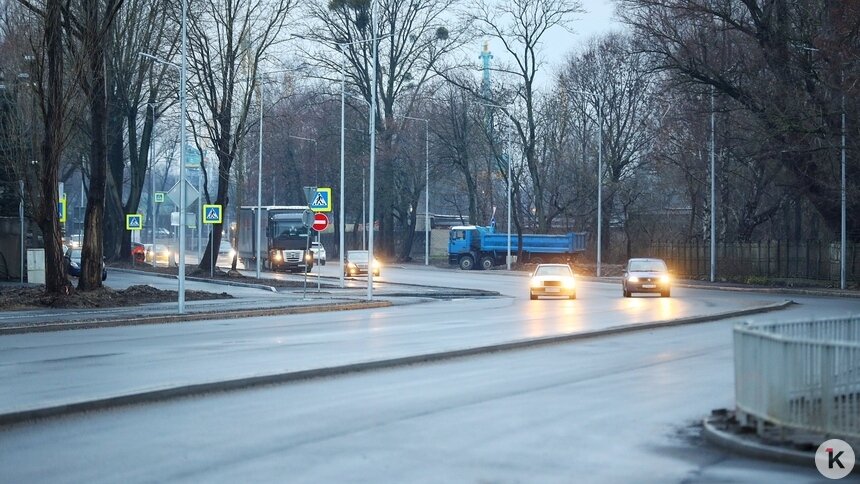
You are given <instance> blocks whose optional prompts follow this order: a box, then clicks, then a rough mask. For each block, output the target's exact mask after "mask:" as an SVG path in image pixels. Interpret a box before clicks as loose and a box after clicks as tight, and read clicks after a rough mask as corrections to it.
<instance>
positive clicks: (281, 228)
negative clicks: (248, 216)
mask: <svg viewBox="0 0 860 484" xmlns="http://www.w3.org/2000/svg"><path fill="white" fill-rule="evenodd" d="M272 228H273V229H274V230H273V232H272V233H273V234H274V236H275V237H276V238H284V237H298V236H306V235H307V233H308V228H307V227H305V225H304V224H303V223H302V222H301V221H295V222H293V221H278V222H274V223H273V224H272Z"/></svg>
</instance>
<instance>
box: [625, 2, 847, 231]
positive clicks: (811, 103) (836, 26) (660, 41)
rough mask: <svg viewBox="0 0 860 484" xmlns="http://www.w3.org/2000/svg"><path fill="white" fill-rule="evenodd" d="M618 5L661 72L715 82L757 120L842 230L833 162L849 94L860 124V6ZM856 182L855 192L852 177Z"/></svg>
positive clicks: (808, 194) (801, 184)
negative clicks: (859, 111) (859, 103)
mask: <svg viewBox="0 0 860 484" xmlns="http://www.w3.org/2000/svg"><path fill="white" fill-rule="evenodd" d="M619 12H620V14H621V15H622V17H623V18H624V19H625V21H626V22H627V23H628V24H629V25H630V26H632V27H633V30H634V32H635V35H636V36H637V37H638V39H639V49H640V50H641V51H644V52H648V53H650V54H652V55H653V56H654V60H655V61H654V64H653V67H654V69H658V70H667V71H670V72H673V73H676V74H677V75H678V77H682V78H685V79H686V80H687V81H688V82H690V83H696V84H704V85H707V86H713V87H714V89H715V90H716V92H717V94H718V95H722V96H726V97H727V98H730V99H732V100H734V101H735V102H736V103H737V104H738V105H740V106H742V107H743V108H744V109H746V110H747V111H748V112H749V113H751V115H753V116H754V117H755V118H757V119H758V121H759V122H760V124H761V128H762V130H763V134H764V135H765V138H766V139H769V140H771V142H772V143H773V145H774V148H778V149H776V150H775V153H776V154H777V156H776V157H775V161H777V162H779V163H780V164H782V165H784V167H785V168H786V169H787V170H789V172H791V174H792V176H793V179H794V181H793V184H794V185H795V188H796V190H797V192H798V193H800V194H802V195H803V196H804V197H805V198H806V199H807V200H809V201H810V202H811V203H812V204H813V205H814V206H815V207H816V208H817V210H818V212H819V213H820V215H821V217H822V219H823V220H824V221H825V223H826V224H827V225H828V227H830V229H831V230H833V231H834V232H837V231H838V227H839V223H840V222H839V221H840V215H839V213H840V211H839V197H838V196H837V193H836V192H835V189H834V187H835V186H838V184H836V183H835V181H836V180H838V171H837V169H835V167H836V166H838V165H835V164H833V163H830V161H829V160H832V159H834V158H837V157H838V154H837V147H838V141H837V140H838V135H839V132H840V124H841V120H840V114H841V111H842V109H843V108H842V107H841V103H840V98H841V97H842V95H844V96H845V97H846V99H847V107H846V109H845V111H846V112H847V113H848V116H849V118H850V117H855V121H854V123H852V124H854V125H856V113H857V108H856V106H857V104H856V102H857V101H856V99H857V97H856V95H853V94H854V93H856V90H857V89H860V86H858V84H857V83H856V82H855V80H856V79H857V74H858V69H860V65H858V62H857V60H858V56H857V52H858V51H860V5H858V3H857V2H821V1H816V0H802V1H797V2H753V1H740V0H733V1H725V2H713V1H709V0H684V1H674V0H623V1H622V2H620V6H619ZM849 123H851V120H850V119H849ZM849 143H850V141H849ZM848 152H849V157H850V154H851V153H853V152H854V150H850V149H849V150H848ZM848 162H849V163H850V164H852V165H854V164H856V160H855V159H851V158H850V159H849V161H848ZM851 185H852V186H851V187H849V189H851V190H856V183H855V182H854V180H851ZM855 200H856V198H855ZM849 203H852V205H853V204H854V203H856V202H855V201H849ZM848 214H849V218H850V220H849V225H856V214H857V210H856V209H852V208H849V210H848Z"/></svg>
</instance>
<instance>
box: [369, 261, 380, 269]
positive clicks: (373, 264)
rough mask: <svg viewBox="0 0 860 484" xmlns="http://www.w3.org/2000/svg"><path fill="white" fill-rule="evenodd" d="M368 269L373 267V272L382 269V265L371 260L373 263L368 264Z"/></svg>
mask: <svg viewBox="0 0 860 484" xmlns="http://www.w3.org/2000/svg"><path fill="white" fill-rule="evenodd" d="M370 267H373V269H374V270H377V269H379V268H380V267H382V264H380V263H379V261H378V260H376V259H373V263H371V264H370Z"/></svg>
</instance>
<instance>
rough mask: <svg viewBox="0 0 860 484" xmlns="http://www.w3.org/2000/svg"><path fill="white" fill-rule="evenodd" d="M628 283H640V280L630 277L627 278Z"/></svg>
mask: <svg viewBox="0 0 860 484" xmlns="http://www.w3.org/2000/svg"><path fill="white" fill-rule="evenodd" d="M627 282H639V278H638V277H636V276H630V277H628V278H627Z"/></svg>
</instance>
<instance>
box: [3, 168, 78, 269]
mask: <svg viewBox="0 0 860 484" xmlns="http://www.w3.org/2000/svg"><path fill="white" fill-rule="evenodd" d="M81 176H83V175H81ZM18 186H19V187H20V188H21V198H20V199H19V200H18V219H19V220H20V222H21V284H24V180H21V181H19V182H18ZM81 196H82V197H83V196H84V194H83V192H81Z"/></svg>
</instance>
